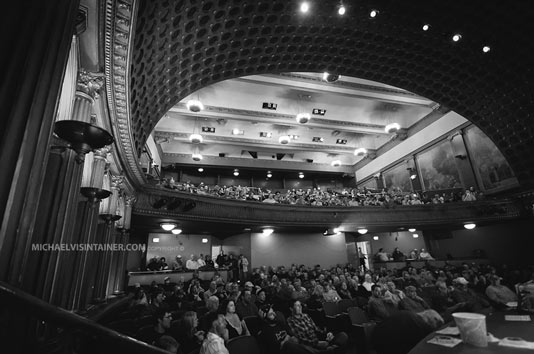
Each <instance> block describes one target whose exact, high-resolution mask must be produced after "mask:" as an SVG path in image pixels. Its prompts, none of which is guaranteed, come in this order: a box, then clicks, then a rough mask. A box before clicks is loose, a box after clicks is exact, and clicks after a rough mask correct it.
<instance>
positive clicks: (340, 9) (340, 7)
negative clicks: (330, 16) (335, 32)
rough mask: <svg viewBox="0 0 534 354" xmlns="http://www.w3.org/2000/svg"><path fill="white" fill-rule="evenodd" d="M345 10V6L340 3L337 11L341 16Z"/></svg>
mask: <svg viewBox="0 0 534 354" xmlns="http://www.w3.org/2000/svg"><path fill="white" fill-rule="evenodd" d="M346 11H347V9H346V8H345V6H343V5H340V6H339V8H338V9H337V13H338V14H339V15H341V16H343V15H344V14H345V12H346Z"/></svg>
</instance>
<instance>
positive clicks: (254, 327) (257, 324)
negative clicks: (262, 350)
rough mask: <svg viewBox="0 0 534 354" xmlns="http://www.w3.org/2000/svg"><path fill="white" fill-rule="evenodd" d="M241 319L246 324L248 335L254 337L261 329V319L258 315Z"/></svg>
mask: <svg viewBox="0 0 534 354" xmlns="http://www.w3.org/2000/svg"><path fill="white" fill-rule="evenodd" d="M243 321H245V323H246V324H247V328H248V330H249V332H250V335H251V336H253V337H256V336H257V335H258V333H259V331H260V329H261V320H260V318H259V317H258V316H247V317H243Z"/></svg>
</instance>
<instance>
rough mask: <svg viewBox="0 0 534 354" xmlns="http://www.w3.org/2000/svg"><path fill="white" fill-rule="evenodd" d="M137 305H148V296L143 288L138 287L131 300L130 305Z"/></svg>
mask: <svg viewBox="0 0 534 354" xmlns="http://www.w3.org/2000/svg"><path fill="white" fill-rule="evenodd" d="M137 306H148V298H147V297H146V293H145V290H144V289H143V288H137V289H136V290H135V293H134V296H133V298H132V299H131V300H130V307H137Z"/></svg>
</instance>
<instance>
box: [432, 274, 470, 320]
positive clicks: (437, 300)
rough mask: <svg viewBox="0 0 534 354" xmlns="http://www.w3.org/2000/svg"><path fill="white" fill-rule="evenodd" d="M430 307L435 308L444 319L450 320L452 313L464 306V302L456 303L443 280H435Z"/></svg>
mask: <svg viewBox="0 0 534 354" xmlns="http://www.w3.org/2000/svg"><path fill="white" fill-rule="evenodd" d="M431 300H432V308H433V309H434V310H436V311H437V312H438V313H439V314H440V315H441V316H442V317H443V318H444V319H445V321H450V320H452V313H453V312H457V311H458V310H459V309H460V308H462V307H463V306H465V305H466V304H465V303H464V302H459V303H456V302H455V301H454V300H453V299H452V297H451V291H450V290H449V288H448V287H447V284H446V283H445V281H443V280H438V281H436V287H435V290H434V292H433V294H432V295H431Z"/></svg>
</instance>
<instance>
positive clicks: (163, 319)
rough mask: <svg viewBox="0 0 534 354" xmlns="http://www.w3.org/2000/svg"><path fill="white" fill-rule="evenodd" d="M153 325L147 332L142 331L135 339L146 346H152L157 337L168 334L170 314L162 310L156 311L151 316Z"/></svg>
mask: <svg viewBox="0 0 534 354" xmlns="http://www.w3.org/2000/svg"><path fill="white" fill-rule="evenodd" d="M152 318H153V324H154V326H153V327H151V328H150V329H149V330H147V331H144V332H143V333H141V334H140V335H139V337H138V338H137V339H139V340H140V341H143V342H145V343H148V344H154V342H155V341H156V340H158V339H159V337H161V336H163V335H168V334H169V329H170V328H171V321H172V314H171V313H170V312H167V311H165V310H164V309H158V310H157V311H156V312H155V313H154V314H153V317H152Z"/></svg>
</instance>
